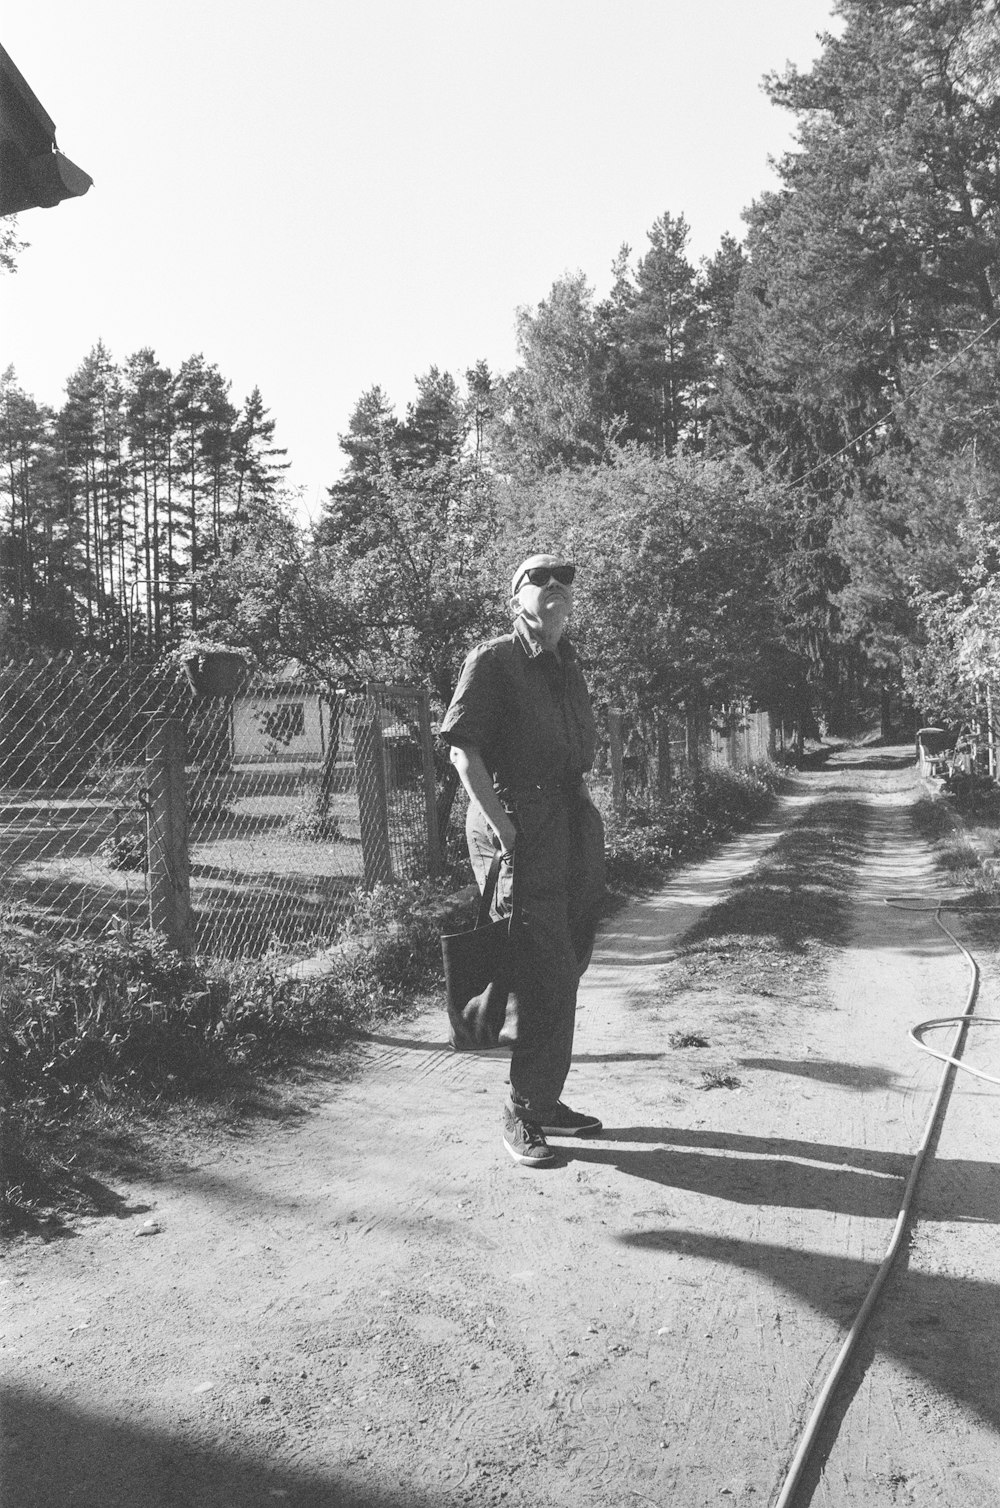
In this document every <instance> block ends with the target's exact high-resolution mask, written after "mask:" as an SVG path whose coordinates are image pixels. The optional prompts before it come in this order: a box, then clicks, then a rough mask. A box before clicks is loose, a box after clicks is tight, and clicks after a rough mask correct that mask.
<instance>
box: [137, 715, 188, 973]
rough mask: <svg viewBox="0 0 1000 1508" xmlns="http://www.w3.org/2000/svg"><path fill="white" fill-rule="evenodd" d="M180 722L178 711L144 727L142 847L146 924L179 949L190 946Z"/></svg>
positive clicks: (183, 951) (181, 728) (184, 793)
mask: <svg viewBox="0 0 1000 1508" xmlns="http://www.w3.org/2000/svg"><path fill="white" fill-rule="evenodd" d="M184 752H185V751H184V724H183V723H182V722H181V720H180V719H179V718H176V717H153V718H151V719H150V722H149V727H148V729H147V733H146V765H147V774H146V780H147V791H148V799H147V804H146V851H147V853H148V855H149V925H150V927H151V928H152V930H153V931H154V932H160V933H162V934H163V936H164V937H165V938H166V940H167V942H168V943H169V944H170V946H171V947H172V948H174V949H175V950H176V951H177V952H178V953H181V954H182V955H184V956H185V957H189V956H190V955H191V954H192V953H193V952H194V929H193V925H192V918H191V889H190V870H189V867H188V850H187V800H186V792H185V783H184Z"/></svg>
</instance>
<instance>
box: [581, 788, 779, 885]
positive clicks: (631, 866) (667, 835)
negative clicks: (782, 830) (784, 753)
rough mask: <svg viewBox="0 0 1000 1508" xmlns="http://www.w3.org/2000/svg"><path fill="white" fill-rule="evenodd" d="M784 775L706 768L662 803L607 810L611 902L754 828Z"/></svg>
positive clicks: (660, 879)
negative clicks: (616, 810) (753, 823)
mask: <svg viewBox="0 0 1000 1508" xmlns="http://www.w3.org/2000/svg"><path fill="white" fill-rule="evenodd" d="M781 779H782V774H781V771H780V769H779V768H778V767H777V766H776V765H758V766H757V767H755V768H754V769H752V770H707V771H705V772H704V773H702V774H699V775H698V776H696V777H695V778H693V779H689V780H686V781H685V782H683V783H682V784H680V785H678V786H677V787H675V789H674V790H673V791H671V795H670V800H669V801H667V802H662V803H659V804H655V803H654V804H648V805H643V804H639V803H632V804H631V805H630V806H629V807H628V808H627V810H626V811H625V812H624V813H623V814H622V815H620V816H619V815H618V814H616V813H615V812H614V811H612V810H610V809H605V810H604V812H603V815H604V823H605V829H606V855H607V874H608V888H609V891H610V893H611V898H612V902H614V900H615V899H616V898H617V899H621V898H624V897H625V896H628V895H634V894H636V893H638V892H641V891H643V890H645V889H648V888H649V887H651V886H653V885H656V884H657V883H659V882H660V881H662V880H663V879H664V878H665V877H666V875H668V874H669V873H670V871H671V870H672V869H674V868H676V866H677V865H678V863H681V862H684V861H687V860H690V859H692V858H695V857H696V856H697V855H698V854H700V853H704V852H705V850H706V849H708V848H709V847H711V845H712V844H713V843H716V842H719V841H720V840H722V839H725V838H727V837H730V836H731V835H732V834H733V833H736V832H741V831H743V830H744V829H745V828H747V827H749V826H750V824H751V823H752V822H754V821H755V820H756V819H757V818H758V817H762V816H763V815H764V814H765V813H766V812H767V811H768V810H770V808H771V806H772V805H773V804H774V797H775V792H776V791H777V789H778V787H779V785H780V783H781Z"/></svg>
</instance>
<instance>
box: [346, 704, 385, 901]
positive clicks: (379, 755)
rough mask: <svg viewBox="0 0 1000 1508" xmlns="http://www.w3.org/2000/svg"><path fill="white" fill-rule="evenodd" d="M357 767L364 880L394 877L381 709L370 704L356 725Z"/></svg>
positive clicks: (368, 884) (372, 883)
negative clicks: (379, 711) (379, 712)
mask: <svg viewBox="0 0 1000 1508" xmlns="http://www.w3.org/2000/svg"><path fill="white" fill-rule="evenodd" d="M354 769H355V775H356V778H357V782H358V814H359V816H360V818H361V853H362V856H363V859H364V866H365V884H366V885H367V886H369V887H371V886H372V885H377V884H378V883H379V881H380V880H384V881H389V880H391V879H392V853H391V850H390V848H389V798H388V795H387V793H386V782H385V750H384V748H383V745H382V722H381V719H380V717H379V714H378V709H377V708H373V707H372V705H371V703H368V704H367V707H366V710H365V712H364V713H363V714H362V715H361V716H360V717H359V719H358V721H357V722H356V723H355V726H354Z"/></svg>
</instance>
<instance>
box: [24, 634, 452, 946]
mask: <svg viewBox="0 0 1000 1508" xmlns="http://www.w3.org/2000/svg"><path fill="white" fill-rule="evenodd" d="M195 669H196V670H197V667H195ZM195 679H196V681H197V675H196V677H195ZM197 683H198V685H199V686H200V687H201V689H195V685H194V684H191V683H189V680H188V678H187V676H186V675H185V673H184V672H183V671H182V670H181V669H180V668H179V667H177V668H175V667H173V666H166V667H164V666H163V665H162V664H161V665H139V664H134V663H133V664H118V663H112V662H109V661H107V660H103V659H99V658H72V657H67V658H60V659H33V660H30V661H28V662H23V663H19V664H8V665H5V666H0V906H2V907H3V911H4V921H5V926H6V927H7V928H8V929H13V931H14V933H15V934H16V932H17V930H18V928H21V929H23V930H24V931H25V932H32V933H37V932H41V933H44V934H48V935H50V936H57V937H73V936H77V937H80V936H83V937H87V936H89V937H97V936H101V935H105V934H106V933H107V932H108V930H109V928H112V929H113V927H114V926H115V925H122V924H132V925H135V926H139V927H144V926H146V925H149V924H150V923H152V925H154V927H156V928H158V929H159V930H163V931H165V932H166V933H167V935H168V936H170V937H171V938H172V940H174V941H175V942H176V941H182V942H183V944H184V948H185V950H194V951H197V952H199V953H203V954H212V955H215V956H220V957H230V958H239V957H253V956H259V955H261V954H263V953H264V952H266V951H267V950H268V949H269V948H275V947H281V948H292V947H299V948H301V947H303V946H324V945H326V944H327V943H329V941H330V940H331V939H332V938H333V936H334V935H335V933H336V932H337V930H338V928H339V926H340V924H341V923H342V921H343V919H344V916H345V914H346V913H347V911H348V910H349V908H350V905H351V902H352V898H353V897H354V896H355V895H356V894H357V892H358V890H359V888H360V887H361V886H363V885H365V884H367V885H371V884H373V883H375V882H376V881H380V880H390V879H402V878H408V877H411V876H413V875H416V874H425V873H427V872H428V870H433V868H434V867H435V865H436V863H437V855H438V836H437V831H436V814H435V803H434V771H433V760H432V753H431V734H430V721H429V709H428V699H427V696H426V693H424V692H422V691H420V690H418V689H415V688H412V687H402V686H399V687H393V686H383V685H372V686H369V687H368V688H366V693H365V694H364V695H344V694H330V693H329V692H327V691H326V690H325V689H324V688H323V687H321V686H319V685H317V684H315V683H311V682H308V681H303V680H282V679H280V678H279V679H266V678H263V677H260V676H248V675H246V674H243V675H242V676H241V677H238V678H237V681H236V684H235V689H233V688H231V689H230V690H228V691H224V692H222V693H221V694H208V693H207V692H206V690H205V689H204V684H203V683H202V682H200V681H197ZM185 891H186V892H187V894H188V895H189V899H190V908H189V911H187V912H185V902H184V899H183V892H185ZM178 929H179V930H178Z"/></svg>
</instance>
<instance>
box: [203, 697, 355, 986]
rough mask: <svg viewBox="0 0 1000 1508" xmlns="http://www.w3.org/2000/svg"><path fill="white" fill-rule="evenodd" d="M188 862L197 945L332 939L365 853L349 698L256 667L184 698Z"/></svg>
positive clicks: (255, 948)
mask: <svg viewBox="0 0 1000 1508" xmlns="http://www.w3.org/2000/svg"><path fill="white" fill-rule="evenodd" d="M186 719H187V729H188V763H187V800H188V862H189V872H190V887H191V905H192V910H193V917H194V933H195V939H196V945H197V949H198V951H199V952H202V953H214V954H218V955H222V956H227V957H242V956H258V955H260V954H261V953H264V952H266V951H268V950H269V949H271V950H274V949H282V950H287V949H291V948H294V949H296V950H303V949H311V948H314V947H315V948H319V947H323V946H326V945H328V944H329V942H330V941H331V940H332V938H333V937H334V935H335V933H336V931H337V928H338V926H339V925H340V923H341V922H342V921H343V919H344V916H345V915H346V912H347V910H348V909H349V905H350V901H351V897H352V896H353V895H354V894H355V892H356V891H357V889H358V886H359V884H360V882H361V877H362V873H363V861H362V854H361V842H360V831H359V824H358V803H357V794H356V790H355V780H354V767H353V759H352V751H351V747H350V738H349V735H347V730H345V716H344V699H343V698H342V697H337V696H331V695H330V694H329V693H328V692H327V690H326V689H325V688H324V687H323V686H321V685H319V684H318V683H314V682H310V681H305V680H284V679H281V678H268V677H264V676H253V677H251V678H250V679H249V680H248V681H247V682H246V683H245V685H243V686H242V687H241V688H240V690H239V691H238V692H237V693H236V694H234V695H232V696H223V697H206V696H199V695H194V696H191V697H190V698H189V703H188V707H187V709H186Z"/></svg>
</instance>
